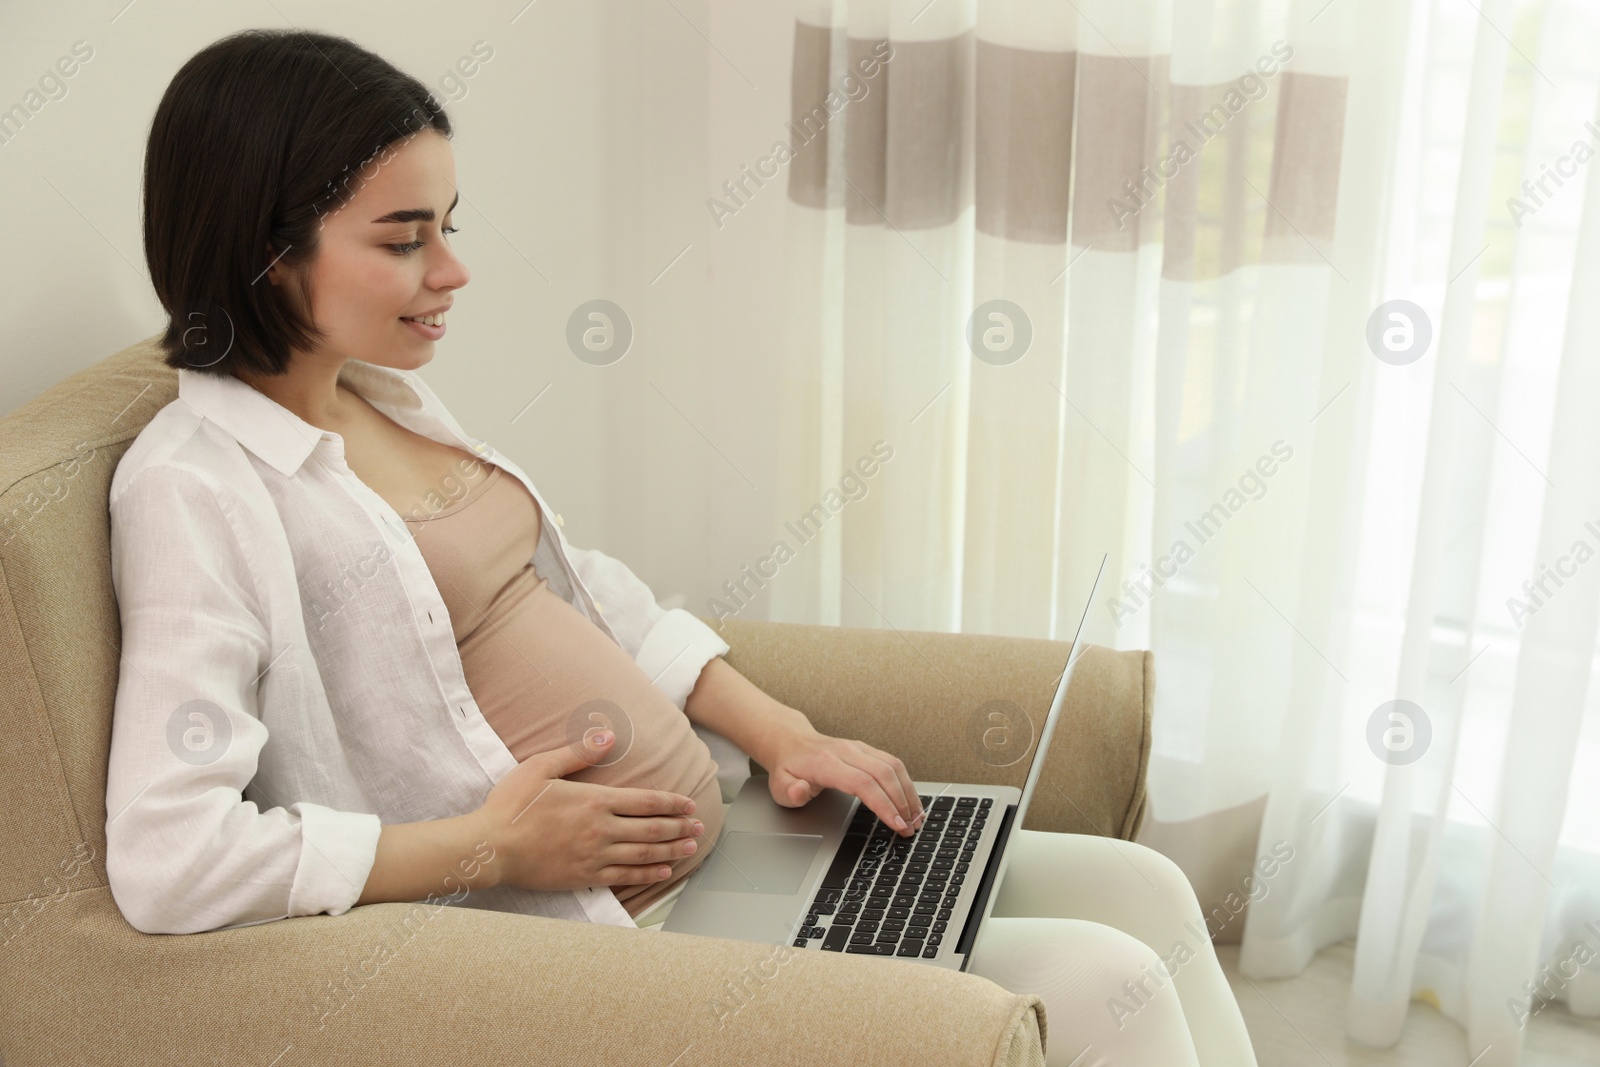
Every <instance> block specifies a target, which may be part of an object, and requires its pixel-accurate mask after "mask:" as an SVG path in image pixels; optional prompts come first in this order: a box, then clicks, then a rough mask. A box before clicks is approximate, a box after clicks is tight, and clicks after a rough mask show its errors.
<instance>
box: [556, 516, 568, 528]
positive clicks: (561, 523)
mask: <svg viewBox="0 0 1600 1067" xmlns="http://www.w3.org/2000/svg"><path fill="white" fill-rule="evenodd" d="M566 524H567V522H566V520H565V519H563V518H562V517H561V516H560V515H557V516H556V525H557V526H565V525H566Z"/></svg>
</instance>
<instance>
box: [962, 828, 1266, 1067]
mask: <svg viewBox="0 0 1600 1067" xmlns="http://www.w3.org/2000/svg"><path fill="white" fill-rule="evenodd" d="M998 892H999V895H998V896H997V897H996V898H995V902H994V910H993V911H992V912H991V913H990V915H989V920H988V921H987V922H986V923H984V926H983V929H982V931H980V932H979V934H978V940H977V942H976V943H975V944H974V945H973V947H972V956H971V958H970V959H969V960H968V962H967V972H968V973H969V974H978V975H981V976H983V977H984V978H987V979H989V980H990V981H992V982H994V983H996V984H997V985H1000V986H1003V987H1004V988H1006V989H1009V990H1011V991H1012V992H1013V993H1036V994H1038V995H1039V998H1040V999H1041V1000H1043V1001H1044V1007H1045V1021H1046V1024H1047V1026H1048V1030H1047V1032H1046V1047H1045V1065H1046V1067H1101V1065H1104V1067H1144V1065H1147V1064H1148V1065H1151V1067H1154V1065H1157V1064H1160V1065H1164V1067H1255V1063H1256V1057H1255V1053H1254V1052H1253V1051H1252V1050H1251V1047H1250V1034H1249V1032H1248V1031H1247V1030H1246V1029H1245V1025H1244V1017H1243V1016H1242V1015H1240V1014H1239V1004H1238V1002H1237V1001H1236V1000H1235V999H1234V997H1233V991H1232V990H1231V989H1229V988H1228V979H1227V977H1226V976H1225V975H1224V974H1223V973H1222V967H1221V966H1220V965H1219V964H1218V963H1217V954H1216V952H1215V951H1214V950H1213V949H1212V945H1211V939H1210V937H1209V936H1207V933H1206V921H1205V918H1204V917H1203V916H1202V915H1201V914H1200V902H1199V901H1198V900H1196V899H1195V895H1194V889H1193V888H1192V887H1191V886H1190V885H1189V879H1188V878H1187V877H1186V876H1185V875H1184V873H1183V872H1182V871H1181V870H1179V869H1178V865H1177V864H1175V863H1173V862H1172V861H1171V860H1169V859H1167V857H1165V856H1163V855H1162V854H1161V853H1159V852H1157V851H1156V850H1155V849H1152V848H1147V847H1145V846H1144V845H1139V844H1135V843H1133V842H1131V841H1123V840H1120V839H1118V838H1114V837H1097V836H1093V835H1087V834H1058V833H1047V832H1044V831H1039V830H1018V831H1017V832H1016V839H1015V840H1014V841H1013V842H1012V843H1011V859H1010V863H1009V864H1008V865H1007V867H1006V874H1005V879H1004V880H1003V881H1002V882H1001V883H1000V888H999V891H998Z"/></svg>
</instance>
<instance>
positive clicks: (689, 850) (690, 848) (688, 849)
mask: <svg viewBox="0 0 1600 1067" xmlns="http://www.w3.org/2000/svg"><path fill="white" fill-rule="evenodd" d="M694 850H695V844H694V842H693V841H685V842H684V843H683V854H684V855H685V856H690V855H693V854H694Z"/></svg>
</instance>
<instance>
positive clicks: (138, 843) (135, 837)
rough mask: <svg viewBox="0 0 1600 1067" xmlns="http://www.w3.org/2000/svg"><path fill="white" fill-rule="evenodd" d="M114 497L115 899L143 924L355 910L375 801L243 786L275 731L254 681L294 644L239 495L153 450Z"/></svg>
mask: <svg viewBox="0 0 1600 1067" xmlns="http://www.w3.org/2000/svg"><path fill="white" fill-rule="evenodd" d="M110 509H111V568H112V581H113V585H114V588H115V590H116V597H117V606H118V612H119V614H120V616H121V622H122V654H121V664H120V669H119V675H118V683H117V694H116V701H115V705H114V711H113V719H112V730H111V751H110V756H109V762H108V768H107V778H106V819H107V821H106V874H107V878H108V880H109V883H110V888H111V893H112V897H113V898H114V899H115V900H116V902H117V906H118V908H119V909H121V911H122V914H123V916H124V917H125V918H126V919H127V921H128V922H129V924H131V925H132V926H133V927H134V928H135V929H138V930H141V931H143V932H145V933H171V934H181V933H198V932H201V931H206V930H216V929H222V928H226V927H231V926H247V925H253V924H255V923H260V922H268V921H271V920H274V919H283V918H289V917H292V916H299V915H315V914H320V913H324V912H325V913H327V914H330V915H340V914H343V913H344V912H345V911H348V910H349V909H350V908H351V907H353V906H354V904H355V902H356V901H357V900H358V899H359V898H360V896H361V890H362V888H363V887H364V886H365V884H366V879H367V875H368V874H369V873H370V871H371V868H372V864H373V861H374V859H375V858H376V855H377V844H378V837H379V834H380V832H381V830H382V826H381V822H380V820H379V818H378V816H377V815H374V814H370V813H361V812H346V811H335V810H334V809H332V808H329V807H325V806H323V805H319V804H312V803H307V802H293V801H294V800H295V798H293V797H280V798H273V800H272V803H273V805H274V806H272V807H270V808H268V809H267V810H265V811H263V810H260V809H259V808H258V807H257V805H256V804H255V803H254V802H253V801H247V800H245V799H244V792H245V789H246V787H247V786H248V785H249V783H250V781H251V779H252V778H253V777H254V776H255V773H256V769H257V761H258V758H259V755H260V752H261V750H262V748H263V746H264V745H265V744H266V742H267V728H266V726H265V725H264V724H263V723H262V722H261V720H260V717H259V712H258V707H257V687H256V683H257V681H258V680H259V678H260V677H261V675H262V674H263V672H264V671H265V670H266V669H267V667H268V666H269V665H270V664H271V663H272V661H273V659H274V657H276V656H277V655H278V654H279V653H280V652H281V651H282V650H280V649H277V648H274V647H273V645H272V641H271V638H270V636H269V630H268V627H267V625H266V623H265V621H264V615H263V607H262V602H261V598H260V590H259V587H258V585H257V582H256V581H255V578H254V575H253V574H252V571H251V567H250V561H249V552H248V550H247V548H246V546H245V544H244V542H243V539H242V538H241V536H240V532H239V527H240V523H239V521H238V519H239V517H238V515H237V514H236V512H235V510H234V505H233V504H232V503H231V501H230V500H229V499H228V498H227V496H226V494H225V493H223V492H221V491H219V489H218V487H217V486H215V485H213V484H211V482H210V480H209V479H208V478H207V477H206V476H204V475H201V474H199V473H197V472H195V471H192V470H189V469H186V468H183V467H177V466H152V467H148V468H146V469H144V470H141V471H139V472H138V473H137V474H135V475H133V476H132V477H131V478H130V479H128V480H127V482H126V483H125V484H122V483H118V484H117V487H116V488H115V489H114V490H113V495H112V498H111V501H110ZM280 801H290V802H291V803H289V804H288V806H287V807H281V806H277V804H278V802H280Z"/></svg>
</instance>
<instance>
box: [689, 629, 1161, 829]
mask: <svg viewBox="0 0 1600 1067" xmlns="http://www.w3.org/2000/svg"><path fill="white" fill-rule="evenodd" d="M705 621H706V622H707V623H708V624H710V623H711V620H710V619H706V620H705ZM716 628H717V631H718V633H720V634H721V635H722V639H723V640H724V641H726V642H728V647H729V652H728V654H727V656H726V657H725V658H726V659H727V661H728V662H729V664H731V665H732V666H733V667H735V668H736V669H737V670H738V671H739V672H740V673H741V674H743V675H744V676H745V677H747V678H749V679H750V680H751V681H752V682H754V683H755V684H756V685H757V686H758V687H760V688H761V689H762V690H763V691H764V692H766V693H768V694H770V695H771V696H773V697H775V698H776V699H778V700H781V701H782V702H783V703H785V704H788V705H789V706H790V707H793V708H797V709H799V710H800V711H802V712H804V713H805V715H806V717H807V718H809V719H810V720H811V723H812V725H813V726H815V727H816V728H817V729H818V730H821V731H822V732H823V733H826V734H832V735H834V736H836V737H852V738H857V739H859V740H862V741H865V742H867V743H868V744H870V745H874V746H876V747H878V748H881V749H883V750H884V751H886V752H892V753H894V754H895V755H896V756H899V757H900V759H901V760H903V761H904V762H905V765H906V768H907V770H909V771H910V772H911V777H912V778H913V779H917V780H921V781H937V782H975V783H981V784H985V785H1011V786H1016V787H1017V788H1018V789H1020V788H1022V785H1023V783H1024V781H1025V780H1026V779H1027V774H1028V765H1029V762H1030V760H1031V758H1032V754H1033V751H1034V746H1035V744H1036V743H1037V741H1038V737H1039V732H1040V731H1041V730H1042V729H1043V728H1044V719H1045V716H1046V714H1048V712H1049V710H1050V700H1051V698H1052V697H1053V696H1054V695H1055V689H1056V685H1057V684H1058V683H1059V681H1060V679H1061V671H1062V668H1064V667H1065V666H1066V661H1067V650H1068V642H1066V641H1050V640H1045V639H1042V638H1026V637H996V636H990V635H984V634H945V633H933V632H926V631H911V632H902V631H898V630H880V629H866V628H852V627H839V626H812V625H806V624H801V623H779V622H763V621H759V620H739V619H725V620H723V621H722V622H721V624H720V625H719V626H717V627H716ZM1153 660H1154V657H1153V656H1152V655H1151V653H1150V652H1148V651H1142V650H1131V651H1120V652H1119V651H1115V650H1113V649H1109V648H1104V647H1102V646H1099V645H1086V646H1085V647H1084V650H1083V653H1082V655H1081V657H1080V658H1079V660H1078V664H1077V666H1075V667H1074V668H1073V674H1072V682H1071V684H1070V685H1069V686H1068V689H1067V700H1066V705H1065V706H1064V707H1063V708H1062V710H1061V721H1060V722H1059V723H1058V724H1057V726H1056V732H1055V735H1054V737H1053V738H1052V740H1051V744H1050V752H1049V755H1048V756H1047V757H1046V761H1045V770H1044V775H1043V777H1042V778H1041V779H1040V785H1039V789H1038V790H1037V791H1036V792H1035V794H1034V797H1033V802H1032V803H1031V804H1030V806H1029V808H1028V815H1027V818H1026V820H1025V821H1024V824H1023V825H1024V826H1025V827H1026V828H1027V829H1029V830H1053V831H1056V832H1059V833H1079V834H1099V835H1101V836H1103V837H1120V838H1123V839H1124V840H1130V841H1131V840H1133V838H1134V836H1135V835H1136V834H1137V833H1138V832H1139V826H1140V823H1141V822H1142V821H1143V819H1144V811H1145V774H1146V771H1147V769H1148V766H1149V760H1150V714H1151V707H1152V700H1153V697H1154V688H1155V668H1154V662H1153ZM750 767H751V773H752V774H757V773H761V771H760V765H759V764H758V763H756V761H755V760H754V759H751V760H750Z"/></svg>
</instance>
